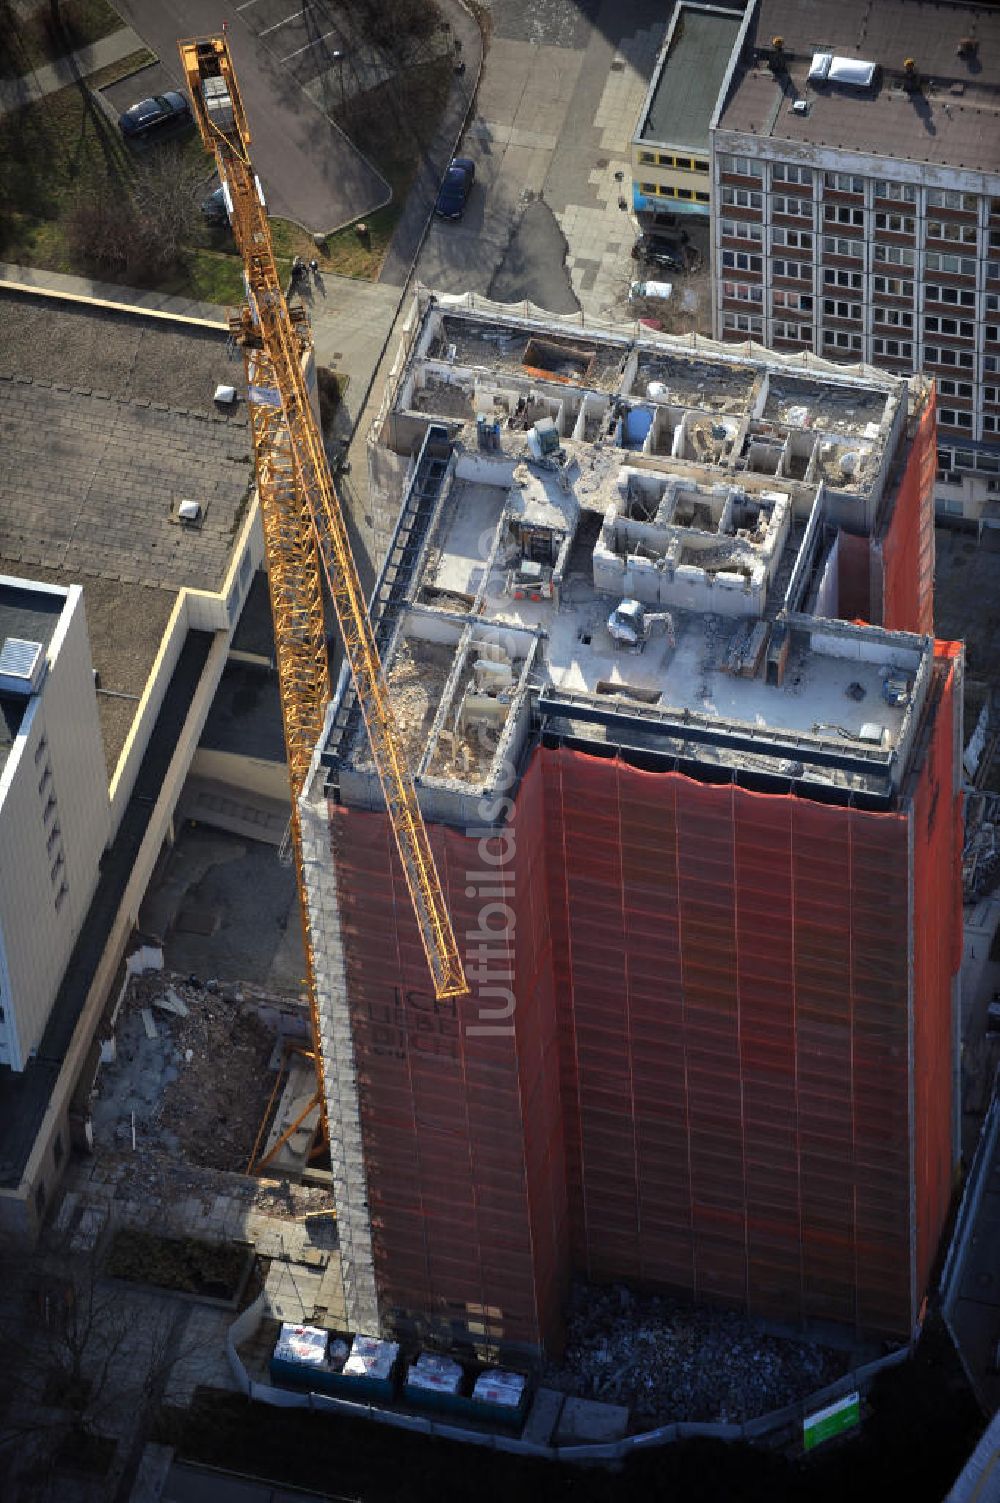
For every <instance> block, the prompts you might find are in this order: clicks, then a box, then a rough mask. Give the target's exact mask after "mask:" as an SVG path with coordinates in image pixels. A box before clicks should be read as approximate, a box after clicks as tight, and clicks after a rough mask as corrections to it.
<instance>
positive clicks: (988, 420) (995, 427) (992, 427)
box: [983, 412, 1000, 490]
mask: <svg viewBox="0 0 1000 1503" xmlns="http://www.w3.org/2000/svg"><path fill="white" fill-rule="evenodd" d="M983 432H984V433H1000V417H997V415H996V413H995V412H984V413H983ZM990 488H991V489H994V490H996V489H1000V482H998V481H996V480H991V481H990Z"/></svg>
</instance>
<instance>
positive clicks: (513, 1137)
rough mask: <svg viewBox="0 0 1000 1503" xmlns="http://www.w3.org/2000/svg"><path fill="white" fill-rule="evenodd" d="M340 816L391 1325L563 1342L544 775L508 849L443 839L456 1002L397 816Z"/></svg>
mask: <svg viewBox="0 0 1000 1503" xmlns="http://www.w3.org/2000/svg"><path fill="white" fill-rule="evenodd" d="M486 817H490V816H488V815H484V818H486ZM493 817H495V816H493ZM331 822H332V827H333V840H334V850H335V853H336V857H337V862H338V878H339V882H340V889H341V912H342V917H343V927H344V949H345V959H346V966H347V982H348V993H349V998H350V1012H351V1025H352V1033H353V1038H354V1048H355V1056H356V1062H357V1070H358V1082H359V1092H360V1108H361V1124H362V1138H363V1143H364V1150H365V1159H366V1165H365V1167H366V1174H367V1180H368V1192H369V1205H370V1210H371V1218H372V1227H373V1240H374V1254H375V1272H376V1280H377V1284H378V1289H379V1295H380V1304H381V1308H382V1312H383V1315H385V1316H388V1317H389V1318H391V1319H394V1320H395V1321H396V1322H397V1323H398V1324H400V1325H401V1326H407V1325H410V1326H414V1327H417V1328H423V1329H427V1330H430V1329H433V1330H435V1331H436V1332H437V1333H438V1334H443V1335H444V1336H445V1337H446V1338H447V1337H448V1336H450V1335H451V1334H453V1332H454V1330H457V1329H462V1330H470V1329H471V1330H473V1331H485V1332H487V1333H489V1334H490V1335H491V1336H492V1337H494V1338H495V1339H497V1340H503V1341H506V1342H511V1343H514V1344H524V1345H527V1346H531V1347H537V1346H539V1345H542V1344H546V1345H548V1346H550V1347H552V1346H553V1345H556V1344H557V1342H558V1328H559V1321H560V1312H561V1305H562V1299H563V1295H564V1293H565V1287H566V1280H567V1275H568V1252H567V1246H568V1233H567V1200H566V1187H565V1172H564V1162H563V1148H562V1120H561V1115H560V1093H559V1080H558V1071H559V1058H558V1047H557V1045H558V1040H557V1036H556V1015H555V1007H554V1002H553V994H552V966H551V960H550V939H549V929H548V914H547V902H546V893H545V882H544V859H545V851H544V847H543V844H542V838H541V837H542V830H543V816H542V808H541V778H540V776H538V775H537V774H536V775H535V776H534V777H532V776H529V777H527V778H526V779H525V780H524V781H523V783H522V785H521V788H520V790H519V794H518V799H517V808H516V811H515V813H514V816H513V818H512V820H511V822H510V824H509V826H508V829H507V832H506V836H505V837H504V838H503V839H502V840H501V841H498V840H496V839H494V840H493V841H482V842H481V841H480V839H479V836H478V833H474V834H472V835H463V834H462V833H460V832H459V831H456V830H451V829H446V828H444V827H442V826H440V825H438V826H432V827H431V839H432V844H433V847H434V853H435V858H436V860H437V862H438V866H439V869H440V871H441V873H442V878H443V881H444V883H445V888H446V893H447V898H448V902H449V906H450V911H451V914H452V919H453V922H454V925H455V930H456V933H457V935H458V939H459V943H460V945H461V946H462V948H463V953H464V954H465V957H466V962H467V966H468V970H469V977H470V981H471V982H472V983H473V991H472V995H471V996H470V997H469V998H465V999H461V1000H460V1001H458V1002H447V1003H443V1004H438V1003H435V1001H434V999H433V997H432V996H431V995H430V994H429V992H428V979H427V968H426V964H425V961H424V956H423V952H422V950H421V948H420V943H419V938H418V934H417V930H416V925H415V922H414V919H413V915H412V911H411V908H410V900H409V896H408V893H407V889H406V885H405V882H404V880H403V877H402V874H401V871H400V868H399V864H398V859H397V856H396V850H395V846H394V843H393V841H392V838H391V834H390V832H389V829H388V824H387V821H386V819H385V816H384V815H382V814H371V813H365V812H361V811H358V810H345V809H342V808H331ZM491 863H496V864H495V865H494V864H491ZM495 872H500V873H501V877H500V879H499V881H497V880H494V873H495ZM507 878H510V879H512V880H511V881H510V884H509V886H506V885H504V884H505V880H506V879H507ZM484 972H486V973H488V974H484ZM508 972H509V973H510V974H509V975H508ZM491 990H493V992H494V993H495V994H493V995H490V994H489V993H490V991H491ZM508 994H512V995H513V997H514V998H515V999H516V1006H515V1007H514V1008H513V1009H511V1008H510V1007H509V995H508ZM508 1012H510V1013H511V1014H512V1015H511V1016H510V1017H509V1018H508V1017H507V1016H506V1014H507V1013H508Z"/></svg>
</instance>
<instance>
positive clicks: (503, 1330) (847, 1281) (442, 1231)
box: [331, 646, 960, 1347]
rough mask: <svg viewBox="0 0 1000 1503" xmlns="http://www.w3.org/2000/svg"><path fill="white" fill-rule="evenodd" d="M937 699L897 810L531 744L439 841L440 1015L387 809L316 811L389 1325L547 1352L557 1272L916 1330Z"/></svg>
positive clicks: (954, 855) (932, 1059)
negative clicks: (465, 826)
mask: <svg viewBox="0 0 1000 1503" xmlns="http://www.w3.org/2000/svg"><path fill="white" fill-rule="evenodd" d="M952 651H953V649H951V648H948V647H947V646H941V647H939V652H940V653H941V654H942V655H948V654H949V653H951V652H952ZM952 693H953V683H952V677H951V676H949V678H948V681H947V684H946V686H945V688H944V690H943V691H942V698H941V702H940V704H939V706H938V708H937V716H936V720H934V721H932V723H931V724H932V737H931V740H930V742H929V745H928V749H927V754H926V756H925V757H924V760H923V762H922V765H921V767H920V771H919V775H918V776H917V777H916V782H915V789H914V792H913V816H912V822H911V819H910V817H909V816H908V815H907V813H905V812H900V813H889V814H886V813H873V812H865V811H860V810H851V809H846V808H842V807H828V806H825V805H821V804H818V803H814V802H811V801H809V800H806V799H796V798H792V797H785V796H778V795H770V794H758V793H752V792H749V791H746V790H744V789H740V788H736V787H733V786H731V785H729V784H726V785H710V784H703V783H699V782H696V781H694V780H692V779H690V778H688V777H685V776H683V775H681V774H678V773H651V772H643V771H639V770H637V769H635V768H632V767H629V766H627V765H625V764H623V763H621V762H617V761H615V760H611V759H606V758H601V757H597V756H590V755H586V754H584V753H582V752H576V751H571V750H568V749H565V748H562V749H550V748H545V749H541V750H539V751H536V753H535V755H534V757H533V759H532V762H531V764H530V766H529V769H528V771H527V773H526V775H525V777H524V778H523V780H522V782H521V784H520V787H519V790H518V793H517V799H516V808H515V811H514V814H513V816H512V818H511V821H510V824H509V826H508V828H507V831H506V833H505V835H504V836H502V837H500V838H499V840H497V839H494V840H493V841H492V842H487V843H485V844H484V845H482V846H481V845H480V843H479V840H478V836H477V835H476V834H471V835H470V834H465V835H463V834H462V833H460V832H457V831H453V830H448V829H444V828H442V827H440V826H435V827H432V830H431V835H432V842H433V845H434V850H435V855H436V857H437V860H438V862H439V866H440V869H441V871H442V874H443V878H444V881H445V886H446V890H447V896H448V901H449V903H450V906H451V912H452V915H453V919H454V922H455V927H456V931H457V933H458V935H459V940H460V943H461V944H462V945H463V948H464V950H465V954H466V959H467V964H468V969H469V975H470V980H471V981H472V982H473V995H472V997H471V998H469V999H468V1000H466V1001H462V1002H460V1003H458V1004H446V1005H444V1006H438V1005H435V1004H434V1002H433V1000H432V999H431V997H430V996H429V995H428V992H427V981H426V970H425V965H424V959H423V954H422V951H421V949H420V946H419V942H418V939H417V934H416V928H415V924H414V921H413V917H412V913H411V911H410V905H409V899H408V895H407V891H406V887H405V884H404V882H403V880H402V877H401V874H400V872H399V869H398V864H397V860H396V856H395V850H394V847H393V844H392V841H391V838H390V835H389V832H388V827H387V823H386V820H385V817H384V816H383V815H379V814H370V813H364V812H360V811H354V810H344V809H340V808H335V809H332V810H331V819H332V824H333V829H334V846H335V850H336V853H337V858H338V871H339V880H340V883H341V903H342V911H343V915H344V944H345V953H346V959H347V971H348V987H349V993H350V1008H351V1021H352V1029H353V1033H354V1042H355V1051H356V1056H357V1064H358V1076H359V1085H360V1092H361V1117H362V1130H363V1140H364V1145H365V1154H366V1172H367V1178H368V1187H369V1200H370V1208H371V1215H372V1223H373V1235H374V1245H375V1259H376V1275H377V1280H378V1286H379V1291H380V1298H381V1301H382V1309H383V1313H384V1314H385V1315H386V1316H388V1317H389V1318H392V1319H396V1320H397V1321H398V1322H399V1323H400V1324H407V1323H409V1324H414V1325H417V1326H420V1325H424V1326H430V1327H434V1328H435V1329H437V1330H438V1331H445V1332H447V1331H449V1330H455V1329H459V1328H461V1329H469V1328H471V1329H472V1330H474V1331H475V1330H486V1331H487V1332H489V1333H491V1334H492V1335H494V1336H495V1337H498V1338H500V1339H503V1340H506V1341H510V1342H515V1343H523V1344H526V1345H531V1346H535V1345H539V1344H546V1345H548V1346H550V1347H551V1346H552V1345H553V1344H555V1343H557V1342H558V1330H559V1321H560V1306H561V1301H562V1297H563V1294H564V1291H565V1287H566V1282H567V1279H568V1276H569V1273H570V1269H571V1267H575V1268H577V1269H578V1270H580V1271H581V1272H583V1273H585V1274H586V1275H588V1276H589V1277H591V1278H594V1279H598V1280H601V1279H630V1280H634V1281H636V1282H639V1283H649V1284H656V1285H665V1286H673V1287H678V1288H681V1289H686V1290H690V1291H692V1292H693V1293H695V1294H696V1295H698V1296H700V1297H708V1298H713V1297H714V1298H719V1299H724V1300H727V1301H732V1302H734V1303H737V1304H739V1305H742V1306H744V1307H746V1308H748V1309H749V1310H750V1311H751V1312H753V1313H759V1314H762V1315H764V1314H768V1315H772V1316H777V1317H779V1318H783V1319H800V1318H801V1319H825V1320H838V1321H842V1322H845V1323H848V1324H851V1325H857V1326H859V1327H860V1328H862V1329H865V1330H880V1331H884V1332H887V1333H893V1334H896V1335H906V1334H908V1333H909V1331H910V1329H911V1327H912V1321H913V1316H914V1308H913V1305H914V1295H915V1294H916V1296H917V1297H918V1298H919V1294H920V1293H921V1292H922V1289H923V1286H924V1283H925V1280H926V1276H927V1271H928V1268H929V1263H930V1260H931V1258H932V1257H933V1253H934V1249H935V1247H936V1243H937V1239H938V1236H939V1234H940V1230H941V1226H942V1224H943V1218H944V1215H945V1213H946V1209H947V1199H948V1191H949V1188H950V1173H951V1162H950V1098H951V1080H950V1068H951V1064H950V1062H951V1047H950V1034H949V1027H950V1017H951V1010H950V1009H951V981H952V976H953V974H954V970H955V968H956V966H957V962H958V951H957V949H956V943H957V940H956V936H957V935H960V913H959V912H958V909H957V899H956V893H957V892H958V890H959V889H958V886H957V884H956V882H955V871H956V861H957V859H958V851H959V849H960V835H959V832H958V829H957V825H956V821H957V817H958V811H957V808H956V805H955V801H954V797H953V794H952V792H951V788H952V755H953V750H952V741H951V737H952V731H953V720H952V704H951V696H952ZM911 834H912V874H913V875H912V881H913V888H912V891H913V909H912V912H911V911H910V907H909V894H910V891H911V889H910V880H911V878H910V872H911ZM494 860H495V861H496V862H497V863H498V864H497V866H496V868H495V869H496V870H499V871H502V872H503V873H504V880H506V881H507V882H508V883H509V885H508V886H507V887H505V888H504V889H503V890H502V891H500V892H494V891H493V889H494V888H495V887H496V884H492V877H491V875H490V874H491V872H492V871H493V870H494V867H493V866H492V865H491V864H490V863H491V862H493V861H494ZM491 884H492V887H491ZM490 902H493V903H495V904H496V905H497V906H496V908H494V909H493V910H492V911H491V913H490V914H489V915H487V916H486V917H485V918H484V915H485V914H486V905H487V904H488V903H490ZM504 905H506V908H505V907H504ZM484 924H485V926H486V927H487V928H488V929H494V928H496V927H497V925H499V926H500V930H501V931H503V932H501V933H500V934H499V937H498V936H497V935H492V936H491V935H490V934H486V935H485V936H484V934H483V930H484ZM911 933H912V934H913V936H914V950H913V955H912V971H913V994H912V995H913V1075H912V1081H913V1093H914V1095H913V1099H914V1118H913V1129H912V1133H911V1115H910V1085H911V1075H910V1065H909V1060H910V1056H909V1048H910V1042H909V1041H910V985H909V977H910V962H911V954H910V936H911ZM484 943H485V944H486V945H487V953H484V952H482V951H481V950H480V948H479V946H480V945H481V944H484ZM505 956H506V957H509V959H508V960H507V961H505V960H504V958H503V957H505ZM484 963H485V964H487V965H488V966H489V968H490V970H491V971H492V972H493V978H492V980H493V984H494V985H499V991H500V995H499V996H495V997H487V996H486V995H485V994H484V986H485V985H487V984H489V978H485V977H484V976H483V974H482V971H481V969H480V967H481V966H482V965H483V964H484ZM508 968H509V970H510V972H511V974H512V976H513V981H512V982H510V983H507V982H505V981H504V980H503V976H502V973H503V971H504V970H506V969H508ZM498 971H499V972H500V973H501V976H500V981H499V983H498V981H497V972H498ZM507 986H509V990H510V991H511V992H512V994H513V999H514V1006H513V1014H512V1017H511V1019H510V1022H511V1031H510V1032H508V1033H502V1034H493V1033H489V1032H485V1033H484V1032H482V1031H480V1030H481V1029H482V1027H483V1024H484V1022H485V1023H486V1024H487V1026H488V1025H489V1022H490V1020H489V1019H488V1018H487V1017H486V1012H487V1010H497V1009H499V1010H500V1011H501V1012H503V1011H504V1010H505V1002H504V994H505V988H506V987H507ZM911 1150H912V1163H913V1166H914V1171H915V1175H916V1183H915V1186H914V1194H915V1204H916V1211H917V1225H916V1228H915V1242H916V1250H915V1261H914V1253H913V1250H912V1245H911Z"/></svg>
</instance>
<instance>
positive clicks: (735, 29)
mask: <svg viewBox="0 0 1000 1503" xmlns="http://www.w3.org/2000/svg"><path fill="white" fill-rule="evenodd" d="M745 20H746V18H745V16H744V13H743V11H737V10H728V9H725V8H724V7H722V6H717V5H694V4H690V3H689V0H677V4H676V5H675V6H674V10H673V14H672V16H671V18H670V24H669V26H668V28H667V35H666V37H665V39H664V43H663V46H662V48H661V49H660V52H659V55H658V57H657V59H656V66H655V68H654V70H653V77H652V81H651V82H650V85H649V90H648V92H647V94H646V98H645V100H644V102H643V106H642V114H641V115H640V117H639V123H638V125H637V126H636V130H635V134H634V135H633V137H632V147H631V152H632V207H633V209H634V210H635V212H636V213H637V214H638V215H639V216H640V219H643V220H646V219H652V220H655V219H656V218H657V217H662V216H663V215H667V214H669V215H685V216H687V215H696V216H702V217H706V218H707V216H708V212H709V202H710V199H711V189H712V172H711V159H710V141H709V126H710V124H711V120H712V116H713V114H714V112H715V107H716V103H717V101H718V99H719V93H720V90H721V89H722V87H723V85H724V83H725V81H726V80H727V79H728V77H729V73H730V70H731V66H732V64H733V62H734V49H735V48H736V45H737V41H738V38H739V36H740V35H741V32H742V29H743V27H744V25H745Z"/></svg>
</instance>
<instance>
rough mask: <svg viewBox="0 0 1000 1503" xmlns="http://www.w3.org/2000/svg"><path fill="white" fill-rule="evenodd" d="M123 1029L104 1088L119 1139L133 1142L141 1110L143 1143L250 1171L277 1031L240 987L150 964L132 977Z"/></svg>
mask: <svg viewBox="0 0 1000 1503" xmlns="http://www.w3.org/2000/svg"><path fill="white" fill-rule="evenodd" d="M117 1033H118V1038H117V1051H116V1052H117V1058H116V1060H115V1062H114V1063H113V1064H112V1065H110V1066H108V1067H106V1068H105V1069H104V1070H102V1072H101V1075H100V1077H99V1079H98V1090H99V1092H100V1095H101V1097H102V1098H104V1099H103V1101H102V1111H101V1112H100V1115H101V1116H102V1117H104V1118H105V1119H108V1118H109V1117H110V1118H111V1119H112V1120H114V1119H117V1120H116V1121H115V1122H114V1135H115V1139H116V1141H117V1144H118V1146H119V1147H131V1132H132V1120H131V1119H132V1113H133V1112H135V1129H136V1140H137V1144H140V1145H141V1146H143V1147H144V1148H152V1147H158V1148H162V1149H164V1150H165V1151H167V1152H168V1153H171V1154H173V1155H175V1156H177V1157H179V1158H181V1159H184V1160H186V1161H187V1162H189V1163H192V1164H200V1165H203V1166H204V1167H206V1168H209V1169H226V1170H235V1171H238V1172H242V1171H244V1170H245V1169H246V1166H247V1161H248V1159H249V1157H250V1153H251V1151H252V1149H253V1145H254V1141H255V1139H256V1136H257V1131H258V1128H259V1127H260V1124H261V1119H262V1117H263V1115H264V1111H265V1108H266V1106H267V1102H268V1098H269V1096H270V1094H271V1089H272V1087H273V1085H274V1078H275V1077H274V1072H273V1071H272V1070H270V1069H269V1068H268V1062H269V1059H270V1057H271V1054H272V1052H273V1050H274V1044H275V1040H274V1036H273V1035H272V1033H271V1032H270V1030H269V1029H267V1028H266V1027H265V1026H264V1024H263V1023H262V1022H261V1020H260V1018H259V1017H258V1016H257V1015H256V1013H255V1011H254V1010H253V1009H252V1008H250V1007H248V1006H246V1005H245V1004H244V999H243V996H242V993H241V992H240V991H239V990H238V989H235V988H220V987H219V986H218V985H217V984H216V983H215V982H213V981H209V982H206V983H202V982H201V981H200V980H198V979H197V978H196V977H190V978H188V979H186V980H185V979H183V978H181V977H178V976H172V975H169V974H168V973H165V972H155V971H154V972H148V973H146V974H145V975H140V976H136V977H134V978H133V980H132V983H131V986H130V989H129V996H128V998H127V1001H126V1012H125V1014H124V1016H123V1017H122V1019H121V1020H120V1022H119V1025H118V1030H117ZM97 1115H98V1113H97V1112H96V1111H95V1118H96V1117H97ZM109 1125H110V1124H109Z"/></svg>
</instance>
